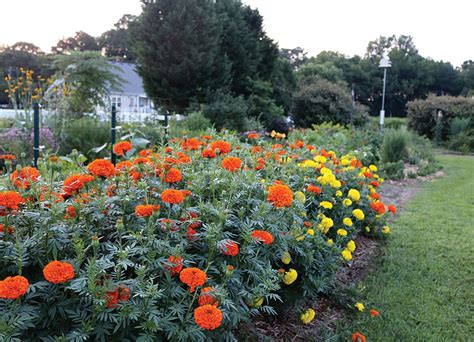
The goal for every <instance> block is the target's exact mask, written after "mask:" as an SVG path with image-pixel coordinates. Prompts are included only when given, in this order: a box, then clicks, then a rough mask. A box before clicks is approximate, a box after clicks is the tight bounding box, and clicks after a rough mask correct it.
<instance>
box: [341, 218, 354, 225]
mask: <svg viewBox="0 0 474 342" xmlns="http://www.w3.org/2000/svg"><path fill="white" fill-rule="evenodd" d="M342 223H344V225H346V226H348V227H352V220H351V219H350V218H349V217H344V218H343V219H342Z"/></svg>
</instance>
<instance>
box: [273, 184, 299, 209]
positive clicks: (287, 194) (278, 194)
mask: <svg viewBox="0 0 474 342" xmlns="http://www.w3.org/2000/svg"><path fill="white" fill-rule="evenodd" d="M267 201H268V202H270V203H272V204H273V205H274V206H275V207H277V208H284V207H291V204H292V203H293V192H292V191H291V189H290V188H289V187H288V186H287V185H281V184H276V185H272V186H270V187H269V188H268V196H267Z"/></svg>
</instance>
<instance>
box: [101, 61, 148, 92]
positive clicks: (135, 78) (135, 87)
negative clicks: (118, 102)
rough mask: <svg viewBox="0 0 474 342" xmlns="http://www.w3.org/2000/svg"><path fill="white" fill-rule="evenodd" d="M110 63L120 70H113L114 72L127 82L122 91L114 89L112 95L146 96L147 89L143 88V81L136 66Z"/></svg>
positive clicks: (121, 88)
mask: <svg viewBox="0 0 474 342" xmlns="http://www.w3.org/2000/svg"><path fill="white" fill-rule="evenodd" d="M109 63H111V64H112V65H114V66H116V67H119V68H120V69H119V70H115V69H113V70H112V71H113V72H114V73H115V74H116V75H118V76H120V77H121V78H123V79H124V80H125V82H124V83H123V84H122V86H121V87H120V89H112V93H116V92H118V93H123V94H127V95H143V96H146V93H145V89H144V88H143V80H142V78H141V77H140V75H138V73H137V71H136V65H135V64H133V63H125V62H109Z"/></svg>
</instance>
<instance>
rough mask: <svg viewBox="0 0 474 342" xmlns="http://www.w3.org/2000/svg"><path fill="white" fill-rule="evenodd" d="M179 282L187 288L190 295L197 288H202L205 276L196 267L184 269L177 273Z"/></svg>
mask: <svg viewBox="0 0 474 342" xmlns="http://www.w3.org/2000/svg"><path fill="white" fill-rule="evenodd" d="M179 280H181V282H182V283H184V284H186V285H188V286H189V291H190V292H191V293H192V292H194V290H195V289H196V287H198V286H203V285H204V284H205V283H206V281H207V275H206V273H205V272H204V271H202V270H200V269H199V268H196V267H189V268H185V269H184V270H182V271H181V272H180V273H179Z"/></svg>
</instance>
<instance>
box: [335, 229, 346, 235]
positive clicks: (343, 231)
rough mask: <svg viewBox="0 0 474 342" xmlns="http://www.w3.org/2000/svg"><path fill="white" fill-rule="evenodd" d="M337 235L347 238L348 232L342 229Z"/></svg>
mask: <svg viewBox="0 0 474 342" xmlns="http://www.w3.org/2000/svg"><path fill="white" fill-rule="evenodd" d="M337 235H339V236H347V230H345V229H342V228H340V229H338V230H337Z"/></svg>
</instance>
